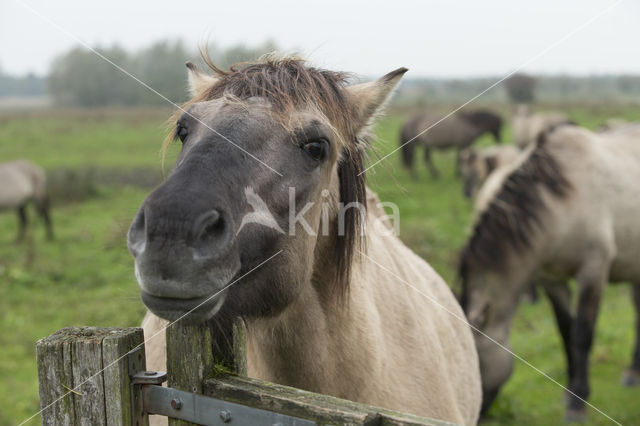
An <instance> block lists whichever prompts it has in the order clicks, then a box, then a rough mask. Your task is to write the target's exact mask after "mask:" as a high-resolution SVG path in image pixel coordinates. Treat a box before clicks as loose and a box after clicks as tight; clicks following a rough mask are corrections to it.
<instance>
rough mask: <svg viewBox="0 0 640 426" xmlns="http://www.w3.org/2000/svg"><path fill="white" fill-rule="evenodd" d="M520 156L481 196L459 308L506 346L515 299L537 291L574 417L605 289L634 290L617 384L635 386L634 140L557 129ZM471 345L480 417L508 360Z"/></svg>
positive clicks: (484, 342)
mask: <svg viewBox="0 0 640 426" xmlns="http://www.w3.org/2000/svg"><path fill="white" fill-rule="evenodd" d="M523 155H524V157H523V159H522V160H521V161H517V162H516V163H514V164H513V166H512V167H506V168H501V169H498V170H496V172H495V173H494V174H492V175H491V176H490V177H489V179H488V180H487V182H486V183H485V185H484V186H483V188H482V190H481V191H480V194H479V197H484V198H485V199H484V200H479V201H480V202H479V206H480V214H479V215H478V217H477V221H476V224H475V228H474V230H473V234H472V236H471V238H470V239H469V241H468V243H467V245H466V248H465V249H464V251H463V255H462V259H461V269H460V274H461V276H462V279H463V294H462V299H461V300H462V305H463V307H464V309H465V311H466V313H467V316H468V318H469V322H470V323H471V324H473V325H474V326H475V327H477V328H478V329H479V330H481V331H482V332H484V333H486V334H487V335H488V336H490V337H491V338H492V339H494V340H495V341H497V342H499V343H500V344H502V345H504V346H508V340H509V332H510V327H511V322H512V320H513V317H514V314H515V311H516V307H517V304H518V299H519V296H520V294H522V292H523V291H524V289H525V288H526V286H527V283H528V282H530V281H531V280H533V281H535V282H536V283H537V284H540V285H542V286H543V288H544V289H545V291H546V293H547V295H548V296H549V298H550V300H551V303H552V306H553V310H554V313H555V316H556V320H557V323H558V328H559V331H560V334H561V336H562V339H563V343H564V349H565V353H566V358H567V363H568V379H569V385H568V389H569V391H570V393H569V400H568V411H567V418H568V419H569V420H576V419H582V418H583V417H584V416H585V414H586V411H585V400H586V399H587V398H588V396H589V392H590V387H589V377H588V360H589V353H590V350H591V345H592V342H593V333H594V326H595V322H596V318H597V315H598V307H599V304H600V299H601V297H602V294H603V290H604V287H605V286H606V284H607V283H608V282H609V281H611V282H619V281H626V282H631V283H633V301H634V303H635V308H636V310H637V312H638V321H637V322H636V336H637V339H636V344H635V351H634V355H633V360H632V362H631V366H630V368H629V370H628V371H627V373H626V376H625V379H624V382H625V383H626V384H629V385H632V384H639V383H640V264H639V263H638V260H637V253H638V250H639V249H640V226H639V225H638V221H637V218H638V216H640V204H638V202H637V200H638V199H640V187H638V182H639V181H640V133H630V134H627V135H611V136H608V137H605V136H603V135H597V134H595V133H592V132H589V131H587V130H585V129H582V128H579V127H575V126H562V127H559V128H558V129H557V130H554V131H551V132H549V133H543V134H542V135H541V137H539V139H538V141H537V143H534V144H531V145H530V146H529V147H528V148H527V150H526V151H525V153H524V154H523ZM572 277H575V279H576V281H577V286H578V298H577V309H576V310H575V314H574V313H572V310H571V306H570V300H571V298H570V294H569V286H568V281H569V279H570V278H572ZM476 345H477V347H478V354H479V356H480V366H481V371H482V382H483V391H484V394H483V395H484V400H483V410H486V409H487V408H488V407H489V405H490V404H491V402H492V401H493V399H494V398H495V397H496V395H497V393H498V391H499V389H500V387H501V386H502V384H503V383H504V382H505V381H506V380H507V379H508V378H509V376H510V374H511V370H512V365H513V359H512V357H511V355H510V354H509V353H508V352H506V351H505V350H504V349H502V348H500V347H499V346H497V345H496V344H495V343H494V342H491V341H490V340H488V339H487V338H486V337H484V336H482V335H480V334H477V335H476Z"/></svg>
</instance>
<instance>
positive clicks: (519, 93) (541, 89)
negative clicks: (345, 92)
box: [394, 74, 640, 106]
mask: <svg viewBox="0 0 640 426" xmlns="http://www.w3.org/2000/svg"><path fill="white" fill-rule="evenodd" d="M499 78H500V77H499V76H495V77H486V78H468V79H430V78H411V77H409V76H408V78H407V80H406V81H404V82H403V84H402V85H401V86H400V88H399V90H398V93H397V95H396V97H395V98H394V101H395V102H396V103H399V104H405V105H407V104H410V105H418V106H426V105H429V104H438V103H462V102H465V101H467V100H469V99H471V98H472V97H474V96H476V95H478V94H479V93H481V92H483V91H484V90H485V89H487V88H488V87H489V86H491V85H493V84H494V83H495V82H496V81H498V80H499ZM479 100H480V101H484V102H509V101H511V102H518V103H519V102H524V103H530V102H534V101H536V102H550V103H553V102H573V101H575V102H590V101H591V102H594V101H597V102H634V103H640V75H600V76H584V77H583V76H580V77H578V76H571V75H543V76H535V77H533V76H530V75H524V74H514V75H513V76H512V77H511V78H509V79H507V80H505V81H504V82H502V84H500V85H498V86H496V87H494V88H493V89H492V90H490V91H488V92H487V93H485V94H483V95H482V96H481V98H480V99H479Z"/></svg>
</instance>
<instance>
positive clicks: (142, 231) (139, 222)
mask: <svg viewBox="0 0 640 426" xmlns="http://www.w3.org/2000/svg"><path fill="white" fill-rule="evenodd" d="M146 243H147V235H146V225H145V218H144V207H141V208H140V210H138V213H137V214H136V217H135V218H134V219H133V223H131V226H130V227H129V232H128V233H127V247H129V251H130V252H131V254H132V255H133V257H136V256H138V255H139V254H140V253H142V252H143V251H144V249H145V246H146Z"/></svg>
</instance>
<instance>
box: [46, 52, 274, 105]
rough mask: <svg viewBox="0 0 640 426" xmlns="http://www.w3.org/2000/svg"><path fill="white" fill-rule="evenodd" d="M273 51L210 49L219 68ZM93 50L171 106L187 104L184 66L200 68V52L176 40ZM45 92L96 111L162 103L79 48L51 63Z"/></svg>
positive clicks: (125, 76)
mask: <svg viewBox="0 0 640 426" xmlns="http://www.w3.org/2000/svg"><path fill="white" fill-rule="evenodd" d="M274 50H276V45H275V44H274V43H273V42H266V43H264V44H262V45H260V46H255V47H247V46H244V45H237V46H233V47H230V48H226V49H223V48H219V47H217V46H215V45H214V46H209V49H208V51H209V55H210V57H211V58H212V60H213V61H214V63H215V64H216V65H217V66H219V67H221V68H223V69H224V68H228V67H229V66H231V65H232V64H234V63H237V62H240V61H247V60H252V59H256V58H258V57H259V56H261V55H263V54H265V53H268V52H271V51H274ZM96 51H97V52H99V53H100V54H101V55H103V56H104V57H105V58H108V59H109V60H110V61H112V62H113V63H115V64H117V65H118V66H120V67H121V68H122V69H124V70H126V71H127V72H129V73H131V74H132V75H134V76H135V77H136V78H138V79H139V80H140V81H142V82H144V83H145V84H147V85H148V86H149V87H151V88H153V89H154V90H156V91H158V92H159V93H161V94H162V95H163V96H165V97H167V98H168V99H170V100H171V101H173V102H182V101H185V100H186V96H187V90H186V87H187V86H186V82H187V72H186V67H185V66H184V64H185V62H186V61H187V60H191V61H194V62H196V63H198V62H199V63H201V65H202V61H201V59H200V54H199V53H198V52H196V51H194V50H190V49H187V48H185V46H184V44H183V43H182V42H180V41H174V42H169V41H161V42H158V43H155V44H153V45H151V46H149V47H148V48H145V49H142V50H140V51H137V52H128V51H126V50H124V49H123V48H121V47H118V46H113V47H110V48H96ZM202 66H204V65H202ZM48 89H49V93H50V94H51V96H52V97H53V100H54V102H55V103H57V104H63V105H72V106H80V107H97V106H110V105H160V104H165V103H166V100H164V99H162V98H161V97H160V96H158V95H157V94H155V93H153V92H152V91H150V90H149V89H148V88H146V87H144V86H143V85H142V84H140V83H139V82H137V81H135V80H134V79H133V78H131V77H130V76H128V75H126V74H125V73H123V72H122V71H121V70H119V69H117V68H116V67H115V66H113V65H112V64H109V63H108V62H107V61H105V60H104V59H102V58H100V57H99V56H98V55H96V54H95V53H94V52H91V51H90V50H88V49H84V48H81V47H76V48H73V49H71V50H70V51H68V52H66V53H64V54H62V55H60V56H58V57H57V58H56V59H55V60H54V61H53V64H52V66H51V70H50V73H49V76H48Z"/></svg>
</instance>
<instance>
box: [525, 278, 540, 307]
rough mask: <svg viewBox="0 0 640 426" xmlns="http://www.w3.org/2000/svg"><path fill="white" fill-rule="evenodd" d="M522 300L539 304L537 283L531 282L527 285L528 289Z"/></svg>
mask: <svg viewBox="0 0 640 426" xmlns="http://www.w3.org/2000/svg"><path fill="white" fill-rule="evenodd" d="M522 300H524V301H525V302H528V303H532V304H533V303H538V300H539V297H538V289H537V288H536V282H535V281H531V282H530V283H528V284H527V288H526V289H525V292H524V294H523V295H522Z"/></svg>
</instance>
